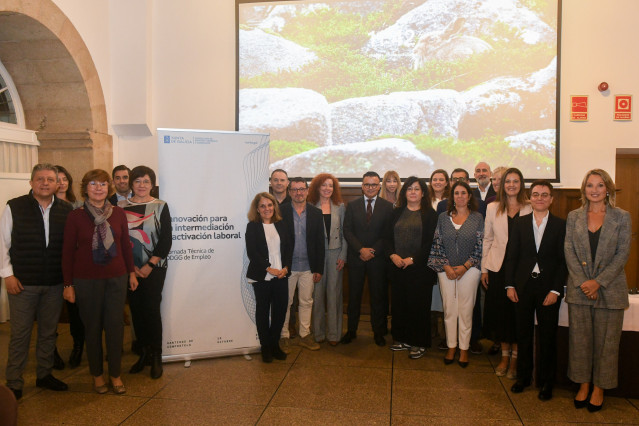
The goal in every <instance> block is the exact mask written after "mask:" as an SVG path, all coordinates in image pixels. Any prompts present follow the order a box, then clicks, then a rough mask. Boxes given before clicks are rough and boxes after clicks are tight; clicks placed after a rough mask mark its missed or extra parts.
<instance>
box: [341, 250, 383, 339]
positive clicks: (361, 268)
mask: <svg viewBox="0 0 639 426" xmlns="http://www.w3.org/2000/svg"><path fill="white" fill-rule="evenodd" d="M385 271H386V265H385V261H384V259H383V258H382V257H376V258H373V259H371V260H369V261H368V262H362V261H361V260H359V259H357V260H353V261H351V260H350V259H349V262H348V309H347V311H348V331H350V332H356V331H357V325H358V324H359V317H360V312H361V308H362V294H363V292H364V281H365V279H366V277H367V276H368V289H369V292H370V297H371V325H372V327H373V332H374V333H378V334H383V332H384V330H385V329H386V313H387V311H388V308H386V309H385V308H384V291H386V292H388V280H387V277H386V272H385Z"/></svg>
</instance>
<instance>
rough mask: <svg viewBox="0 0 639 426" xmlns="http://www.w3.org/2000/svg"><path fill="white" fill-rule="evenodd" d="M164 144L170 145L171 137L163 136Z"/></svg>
mask: <svg viewBox="0 0 639 426" xmlns="http://www.w3.org/2000/svg"><path fill="white" fill-rule="evenodd" d="M164 143H171V136H169V135H166V136H164Z"/></svg>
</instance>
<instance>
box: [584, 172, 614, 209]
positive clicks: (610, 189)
mask: <svg viewBox="0 0 639 426" xmlns="http://www.w3.org/2000/svg"><path fill="white" fill-rule="evenodd" d="M592 175H597V176H599V177H600V178H601V180H603V181H604V185H606V198H605V199H604V203H605V204H607V205H609V206H610V207H615V200H616V199H617V194H616V187H615V182H614V181H613V180H612V178H611V177H610V175H609V174H608V172H607V171H605V170H602V169H592V170H590V171H589V172H588V173H586V176H584V180H583V182H581V205H582V206H584V207H585V206H587V205H588V199H587V198H586V183H587V182H588V178H589V177H590V176H592Z"/></svg>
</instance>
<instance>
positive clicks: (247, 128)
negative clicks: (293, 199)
mask: <svg viewBox="0 0 639 426" xmlns="http://www.w3.org/2000/svg"><path fill="white" fill-rule="evenodd" d="M560 12H561V4H560V2H559V0H413V1H407V0H360V1H323V2H318V1H279V2H244V0H238V3H237V19H238V22H237V29H238V34H237V41H238V54H237V58H238V64H237V70H238V76H237V86H238V96H237V130H240V131H243V132H258V133H268V134H270V141H271V145H270V165H269V167H270V169H271V170H273V169H276V168H282V169H285V170H287V171H288V174H289V176H298V175H299V176H304V177H311V176H314V175H315V174H317V173H322V172H329V173H333V174H335V175H337V176H338V177H339V178H340V179H345V180H349V178H360V177H361V175H362V173H363V172H364V171H366V170H375V171H377V172H379V173H380V174H381V173H384V172H385V171H387V170H396V171H398V172H399V174H400V176H401V177H402V178H405V177H408V176H409V175H417V176H420V177H429V176H430V173H431V172H432V171H433V170H435V169H439V168H443V169H445V170H447V171H449V172H450V171H451V170H452V169H454V168H455V167H463V168H465V169H467V170H470V171H471V175H472V170H473V169H474V165H475V164H476V163H477V162H478V161H481V160H484V161H487V162H488V163H489V164H490V165H491V166H492V167H493V168H495V167H497V166H508V167H518V168H520V169H521V171H522V172H523V174H524V176H525V177H526V180H531V179H534V178H546V179H551V180H558V179H559V167H558V158H559V155H558V147H559V140H558V135H559V131H558V117H557V111H558V103H557V102H558V99H557V98H558V97H557V92H558V75H559V74H558V53H559V22H560Z"/></svg>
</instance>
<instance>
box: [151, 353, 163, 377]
mask: <svg viewBox="0 0 639 426" xmlns="http://www.w3.org/2000/svg"><path fill="white" fill-rule="evenodd" d="M163 372H164V369H163V368H162V352H160V351H153V353H152V354H151V378H152V379H159V378H160V377H162V373H163Z"/></svg>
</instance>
